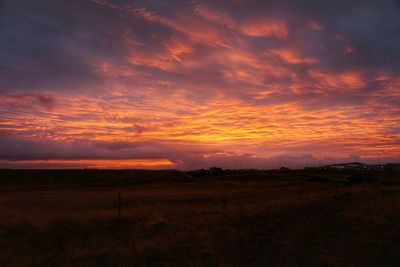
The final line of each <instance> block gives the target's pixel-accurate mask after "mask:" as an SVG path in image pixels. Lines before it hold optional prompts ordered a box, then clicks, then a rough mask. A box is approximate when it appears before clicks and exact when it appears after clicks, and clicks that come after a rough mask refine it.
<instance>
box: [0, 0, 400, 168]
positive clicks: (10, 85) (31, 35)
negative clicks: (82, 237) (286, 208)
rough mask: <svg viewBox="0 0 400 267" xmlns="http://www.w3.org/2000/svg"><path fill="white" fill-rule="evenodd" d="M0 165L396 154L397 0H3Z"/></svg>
mask: <svg viewBox="0 0 400 267" xmlns="http://www.w3.org/2000/svg"><path fill="white" fill-rule="evenodd" d="M0 59H1V60H0V168H85V167H90V168H178V169H197V168H207V167H209V166H213V165H217V166H221V167H223V168H266V169H267V168H276V167H279V166H281V165H285V166H289V167H292V168H299V167H304V166H311V165H317V164H328V163H333V162H342V161H354V160H357V161H364V162H370V163H378V162H379V161H378V160H379V158H380V159H381V161H383V162H395V161H400V4H399V2H398V1H396V0H392V1H390V0H387V1H386V0H382V1H368V0H362V1H361V0H360V1H351V0H346V1H341V0H337V1H323V0H322V1H321V0H313V1H289V0H280V1H278V0H276V1H256V0H225V1H216V0H214V1H211V0H210V1H176V0H168V1H161V0H146V1H145V0H141V1H135V0H132V1H128V0H91V1H90V0H68V1H66V0H63V1H62V0H35V1H32V0H1V1H0Z"/></svg>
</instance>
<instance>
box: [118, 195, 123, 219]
mask: <svg viewBox="0 0 400 267" xmlns="http://www.w3.org/2000/svg"><path fill="white" fill-rule="evenodd" d="M121 202H122V199H121V192H118V221H121V204H122V203H121Z"/></svg>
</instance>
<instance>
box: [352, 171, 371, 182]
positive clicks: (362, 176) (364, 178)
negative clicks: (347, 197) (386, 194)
mask: <svg viewBox="0 0 400 267" xmlns="http://www.w3.org/2000/svg"><path fill="white" fill-rule="evenodd" d="M346 180H347V181H348V182H349V183H373V182H376V180H378V176H377V175H376V174H373V173H367V172H359V173H354V174H351V175H349V176H347V177H346Z"/></svg>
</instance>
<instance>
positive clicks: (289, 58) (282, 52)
mask: <svg viewBox="0 0 400 267" xmlns="http://www.w3.org/2000/svg"><path fill="white" fill-rule="evenodd" d="M268 53H269V54H271V55H276V56H278V57H279V58H280V59H282V60H283V61H285V62H286V63H289V64H314V63H317V62H318V60H316V59H314V58H309V57H301V56H299V55H298V53H297V52H296V51H295V50H293V49H273V50H271V51H270V52H268Z"/></svg>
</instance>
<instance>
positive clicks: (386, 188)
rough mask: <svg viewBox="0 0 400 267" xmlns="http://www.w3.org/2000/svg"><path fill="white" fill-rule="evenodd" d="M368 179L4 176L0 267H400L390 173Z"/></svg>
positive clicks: (397, 195)
mask: <svg viewBox="0 0 400 267" xmlns="http://www.w3.org/2000/svg"><path fill="white" fill-rule="evenodd" d="M378 174H379V178H380V179H379V181H378V182H377V183H374V184H357V185H348V184H346V183H345V182H344V181H345V177H346V175H348V173H345V172H341V171H312V170H309V171H265V172H261V171H260V172H256V171H252V172H244V171H243V172H231V173H228V174H226V175H222V176H216V177H202V178H193V177H191V176H190V175H189V174H187V173H181V172H178V171H160V172H157V171H6V170H3V171H0V216H1V220H0V266H400V173H399V172H378ZM118 192H121V194H122V218H121V219H120V220H118V207H117V206H118V205H117V203H118V201H117V200H118V198H117V196H118Z"/></svg>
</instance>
